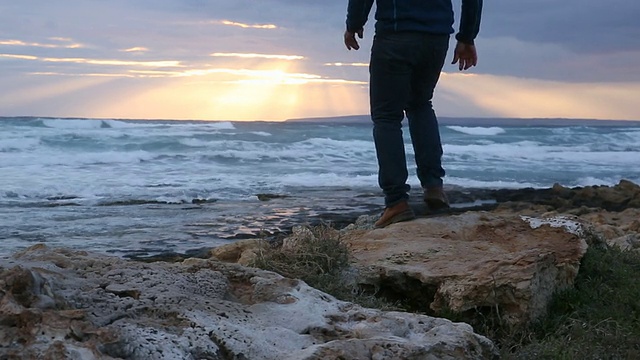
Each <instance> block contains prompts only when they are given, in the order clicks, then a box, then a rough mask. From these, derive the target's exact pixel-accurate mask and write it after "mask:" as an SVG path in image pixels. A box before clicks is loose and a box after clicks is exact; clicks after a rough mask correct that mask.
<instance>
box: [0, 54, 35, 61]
mask: <svg viewBox="0 0 640 360" xmlns="http://www.w3.org/2000/svg"><path fill="white" fill-rule="evenodd" d="M0 58H8V59H20V60H38V57H37V56H31V55H14V54H0Z"/></svg>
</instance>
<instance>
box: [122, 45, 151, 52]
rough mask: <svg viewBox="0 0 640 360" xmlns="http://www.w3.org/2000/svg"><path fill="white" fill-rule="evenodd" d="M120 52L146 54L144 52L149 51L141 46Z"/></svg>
mask: <svg viewBox="0 0 640 360" xmlns="http://www.w3.org/2000/svg"><path fill="white" fill-rule="evenodd" d="M120 51H121V52H146V51H149V49H147V48H146V47H143V46H136V47H132V48H128V49H122V50H120Z"/></svg>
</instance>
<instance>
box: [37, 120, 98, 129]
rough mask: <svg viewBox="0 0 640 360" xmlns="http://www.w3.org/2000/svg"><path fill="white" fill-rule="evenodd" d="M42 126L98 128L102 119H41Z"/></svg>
mask: <svg viewBox="0 0 640 360" xmlns="http://www.w3.org/2000/svg"><path fill="white" fill-rule="evenodd" d="M42 123H43V124H44V126H46V127H48V128H54V129H100V128H102V120H93V119H91V120H90V119H42Z"/></svg>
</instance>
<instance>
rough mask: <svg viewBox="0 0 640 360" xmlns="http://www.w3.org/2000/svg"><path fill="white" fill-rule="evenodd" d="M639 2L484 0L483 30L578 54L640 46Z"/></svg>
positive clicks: (628, 0)
mask: <svg viewBox="0 0 640 360" xmlns="http://www.w3.org/2000/svg"><path fill="white" fill-rule="evenodd" d="M638 14H640V1H637V0H608V1H602V0H563V1H557V0H518V1H513V0H492V1H485V9H484V17H483V22H482V29H481V34H482V36H486V37H495V36H499V37H515V38H517V39H520V40H522V41H526V42H529V43H551V44H558V45H560V46H562V47H564V48H567V49H570V50H571V51H572V52H575V53H578V54H598V53H609V52H620V51H622V52H624V51H630V50H640V26H638Z"/></svg>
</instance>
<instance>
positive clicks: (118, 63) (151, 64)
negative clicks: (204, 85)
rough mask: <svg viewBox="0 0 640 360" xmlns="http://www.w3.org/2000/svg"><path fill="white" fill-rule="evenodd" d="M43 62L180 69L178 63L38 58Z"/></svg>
mask: <svg viewBox="0 0 640 360" xmlns="http://www.w3.org/2000/svg"><path fill="white" fill-rule="evenodd" d="M38 60H41V61H44V62H63V63H75V64H91V65H113V66H143V67H182V66H183V65H181V64H180V61H173V60H165V61H127V60H99V59H85V58H38Z"/></svg>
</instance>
